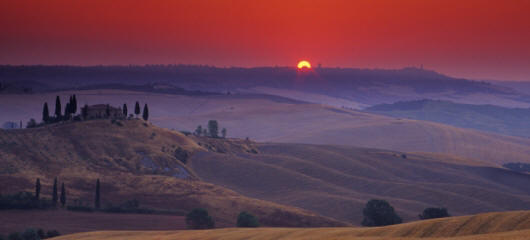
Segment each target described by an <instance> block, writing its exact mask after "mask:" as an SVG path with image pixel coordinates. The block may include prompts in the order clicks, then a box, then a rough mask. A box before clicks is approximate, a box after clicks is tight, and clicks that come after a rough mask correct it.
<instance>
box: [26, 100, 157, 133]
mask: <svg viewBox="0 0 530 240" xmlns="http://www.w3.org/2000/svg"><path fill="white" fill-rule="evenodd" d="M77 106H78V105H77V97H76V95H75V94H74V95H71V96H70V97H69V100H68V102H67V103H66V105H65V107H64V112H63V110H62V104H61V98H60V97H59V96H57V97H56V98H55V111H54V113H53V114H52V113H51V112H50V108H49V107H48V103H47V102H45V103H44V106H43V107H42V123H41V125H44V124H49V123H56V122H61V121H68V120H71V119H73V120H75V121H80V120H88V119H89V118H110V117H111V116H112V114H111V106H110V105H109V104H107V105H106V109H105V114H102V116H89V106H88V105H87V104H85V106H84V107H82V108H81V113H80V114H78V115H76V114H77V109H78V107H77ZM121 114H123V115H122V117H123V118H126V117H127V116H128V115H127V114H128V109H127V104H125V103H124V104H123V108H122V112H121ZM134 114H135V115H136V117H138V116H139V115H140V114H142V118H143V119H144V120H145V121H147V120H148V119H149V107H148V106H147V103H146V104H144V107H143V111H141V108H140V103H139V102H138V101H136V104H135V107H134ZM132 116H133V115H132V113H131V115H130V117H131V118H132ZM37 126H39V124H38V123H37V121H35V119H33V118H32V119H30V120H29V122H28V123H27V126H26V127H27V128H33V127H37Z"/></svg>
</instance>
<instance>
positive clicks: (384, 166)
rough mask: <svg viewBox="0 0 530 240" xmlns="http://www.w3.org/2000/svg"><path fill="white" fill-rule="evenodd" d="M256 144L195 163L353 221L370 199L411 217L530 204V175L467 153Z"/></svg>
mask: <svg viewBox="0 0 530 240" xmlns="http://www.w3.org/2000/svg"><path fill="white" fill-rule="evenodd" d="M209 142H210V144H215V142H216V141H214V140H211V139H210V141H209ZM202 144H203V145H204V143H202ZM257 147H258V152H259V153H258V154H247V153H238V154H232V155H226V154H216V153H212V152H201V153H198V154H196V155H194V156H193V158H192V159H191V165H190V166H191V167H192V168H193V170H194V172H195V173H196V174H197V176H198V177H200V178H201V179H203V180H204V181H207V182H212V183H216V184H219V185H221V186H225V187H228V188H230V189H233V190H235V191H237V192H239V193H242V194H244V195H246V196H251V197H256V198H260V199H266V200H269V201H273V202H278V203H282V204H287V205H292V206H297V207H301V208H304V209H309V210H312V211H315V212H317V213H319V214H321V215H324V216H328V217H333V218H337V219H340V220H343V221H348V222H351V223H353V224H359V223H360V222H361V220H362V209H363V207H364V204H366V202H367V201H368V200H370V199H373V198H376V199H386V200H388V201H389V202H390V203H391V204H392V205H393V206H394V207H395V208H396V210H397V212H398V214H399V215H401V216H402V217H403V218H404V219H405V220H406V221H411V220H415V219H417V215H418V214H419V213H421V211H423V209H424V208H426V207H434V206H436V207H440V206H443V207H447V208H448V209H449V211H450V212H451V214H453V215H467V214H476V213H483V212H489V211H507V210H521V209H530V188H528V185H529V184H530V175H528V174H523V173H516V172H513V171H510V170H506V169H501V168H498V167H495V166H489V165H483V164H481V163H478V162H475V161H472V160H468V159H463V158H459V157H453V156H450V155H442V154H423V153H406V154H404V153H401V152H392V151H387V150H377V149H365V148H354V147H348V146H329V145H305V144H285V143H283V144H276V143H263V144H258V145H257Z"/></svg>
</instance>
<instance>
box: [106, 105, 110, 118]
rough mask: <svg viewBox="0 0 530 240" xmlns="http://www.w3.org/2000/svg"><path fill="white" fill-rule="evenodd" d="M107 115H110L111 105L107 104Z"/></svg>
mask: <svg viewBox="0 0 530 240" xmlns="http://www.w3.org/2000/svg"><path fill="white" fill-rule="evenodd" d="M105 115H107V118H109V117H110V105H108V104H107V108H105Z"/></svg>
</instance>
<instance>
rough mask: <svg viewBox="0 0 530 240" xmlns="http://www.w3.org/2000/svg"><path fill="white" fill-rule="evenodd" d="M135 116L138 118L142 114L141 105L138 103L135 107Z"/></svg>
mask: <svg viewBox="0 0 530 240" xmlns="http://www.w3.org/2000/svg"><path fill="white" fill-rule="evenodd" d="M134 114H136V117H138V115H139V114H140V103H138V101H136V105H135V106H134Z"/></svg>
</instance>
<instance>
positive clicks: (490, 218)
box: [54, 211, 530, 240]
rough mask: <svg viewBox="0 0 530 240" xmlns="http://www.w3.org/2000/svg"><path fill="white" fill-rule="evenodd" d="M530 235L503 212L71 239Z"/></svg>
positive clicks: (527, 224)
mask: <svg viewBox="0 0 530 240" xmlns="http://www.w3.org/2000/svg"><path fill="white" fill-rule="evenodd" d="M529 234H530V212H529V211H519V212H499V213H487V214H479V215H474V216H463V217H451V218H442V219H433V220H426V221H417V222H413V223H407V224H399V225H393V226H386V227H377V228H317V229H300V228H290V229H286V228H258V229H241V228H237V229H236V228H228V229H216V230H206V231H173V232H155V231H151V232H139V231H134V232H126V231H122V232H118V231H114V232H113V231H108V232H89V233H79V234H74V235H67V236H62V237H58V238H54V239H57V240H68V239H85V240H92V239H109V240H122V239H133V240H134V239H146V240H150V239H161V240H165V239H212V240H213V239H241V240H242V239H256V240H267V239H290V240H297V239H304V240H312V239H336V240H349V239H360V240H364V239H372V240H377V239H388V240H393V239H396V240H397V239H402V240H404V239H410V240H412V239H431V238H433V239H438V240H492V239H510V240H524V239H527V237H528V236H529Z"/></svg>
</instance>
